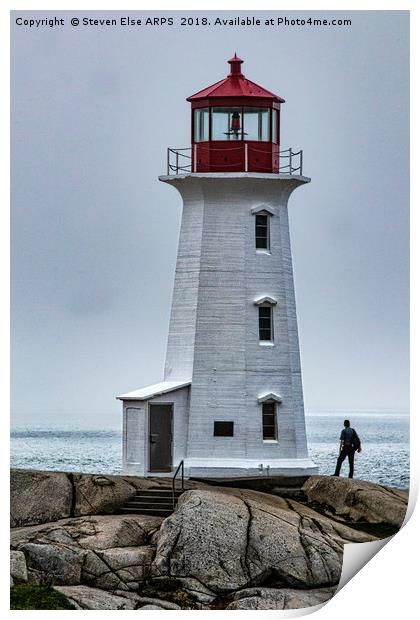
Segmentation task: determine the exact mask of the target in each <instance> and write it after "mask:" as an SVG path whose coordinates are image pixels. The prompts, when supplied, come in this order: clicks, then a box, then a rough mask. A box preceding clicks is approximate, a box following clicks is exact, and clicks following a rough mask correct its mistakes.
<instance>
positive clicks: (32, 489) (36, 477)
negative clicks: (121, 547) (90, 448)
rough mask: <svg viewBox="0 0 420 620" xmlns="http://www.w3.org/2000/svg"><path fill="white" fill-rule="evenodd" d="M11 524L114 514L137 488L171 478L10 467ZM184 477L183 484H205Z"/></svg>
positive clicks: (168, 483) (166, 483)
mask: <svg viewBox="0 0 420 620" xmlns="http://www.w3.org/2000/svg"><path fill="white" fill-rule="evenodd" d="M10 479H11V484H10V521H11V523H10V525H11V527H22V526H25V525H37V524H40V523H49V522H51V521H57V520H58V519H65V518H68V517H79V516H83V515H96V514H113V513H115V511H116V510H117V509H118V508H120V507H121V506H122V505H123V504H124V503H125V502H127V501H129V500H130V499H131V498H132V497H133V496H134V495H135V493H136V492H137V491H138V490H140V489H149V488H151V487H153V488H156V487H160V486H162V488H171V482H172V481H171V480H165V479H161V478H140V477H138V476H102V475H101V476H99V475H95V474H76V473H74V474H73V473H64V472H63V473H62V472H48V471H32V470H25V469H12V470H11V472H10ZM206 486H207V485H206V484H204V483H200V482H197V481H186V488H191V489H194V488H205V487H206Z"/></svg>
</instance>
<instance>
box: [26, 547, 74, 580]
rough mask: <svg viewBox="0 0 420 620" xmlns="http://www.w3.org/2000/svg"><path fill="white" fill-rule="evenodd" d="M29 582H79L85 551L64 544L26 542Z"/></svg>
mask: <svg viewBox="0 0 420 620" xmlns="http://www.w3.org/2000/svg"><path fill="white" fill-rule="evenodd" d="M20 551H22V552H23V553H24V555H25V559H26V565H27V568H28V582H29V583H36V584H60V585H73V584H79V583H80V578H81V572H82V564H83V561H84V558H85V555H86V554H85V553H84V552H82V551H80V550H78V549H72V548H69V547H64V546H63V545H60V546H58V545H53V544H51V545H48V544H37V543H26V544H25V545H22V547H21V548H20Z"/></svg>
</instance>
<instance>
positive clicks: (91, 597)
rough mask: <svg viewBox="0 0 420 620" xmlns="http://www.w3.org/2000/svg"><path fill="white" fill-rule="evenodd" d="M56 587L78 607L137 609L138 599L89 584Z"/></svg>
mask: <svg viewBox="0 0 420 620" xmlns="http://www.w3.org/2000/svg"><path fill="white" fill-rule="evenodd" d="M55 589H56V590H58V591H59V592H61V593H62V594H64V596H66V597H67V598H68V599H69V600H70V601H71V602H72V603H73V604H74V606H75V607H76V609H99V610H101V611H102V610H112V609H136V605H137V603H138V601H137V600H136V599H132V598H126V597H123V596H116V595H115V594H110V593H109V592H104V591H103V590H99V589H98V588H89V587H87V586H55Z"/></svg>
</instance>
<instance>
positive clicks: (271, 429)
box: [262, 403, 277, 440]
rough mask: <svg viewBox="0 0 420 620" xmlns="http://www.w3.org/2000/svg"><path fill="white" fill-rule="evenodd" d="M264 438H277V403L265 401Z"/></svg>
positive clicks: (263, 415) (263, 410) (263, 414)
mask: <svg viewBox="0 0 420 620" xmlns="http://www.w3.org/2000/svg"><path fill="white" fill-rule="evenodd" d="M262 418H263V419H262V427H263V439H274V440H276V439H277V421H276V403H263V406H262Z"/></svg>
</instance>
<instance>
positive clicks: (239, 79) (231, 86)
mask: <svg viewBox="0 0 420 620" xmlns="http://www.w3.org/2000/svg"><path fill="white" fill-rule="evenodd" d="M228 63H229V64H230V73H229V75H228V76H227V77H226V78H225V79H223V80H220V82H216V83H215V84H212V85H211V86H207V88H203V90H200V91H199V92H198V93H195V94H194V95H191V97H188V98H187V101H192V102H194V101H198V100H200V99H209V98H213V97H214V98H220V97H228V98H236V97H248V98H249V97H255V98H258V99H270V100H271V101H278V102H280V103H284V101H285V100H284V99H283V98H282V97H279V96H278V95H275V94H274V93H271V92H270V91H269V90H266V89H265V88H263V87H262V86H259V85H258V84H256V83H255V82H251V80H248V79H247V78H246V77H245V76H244V75H243V73H242V71H241V64H242V63H243V60H241V59H240V58H238V57H237V55H236V54H235V56H234V57H233V58H231V59H230V60H228Z"/></svg>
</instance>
